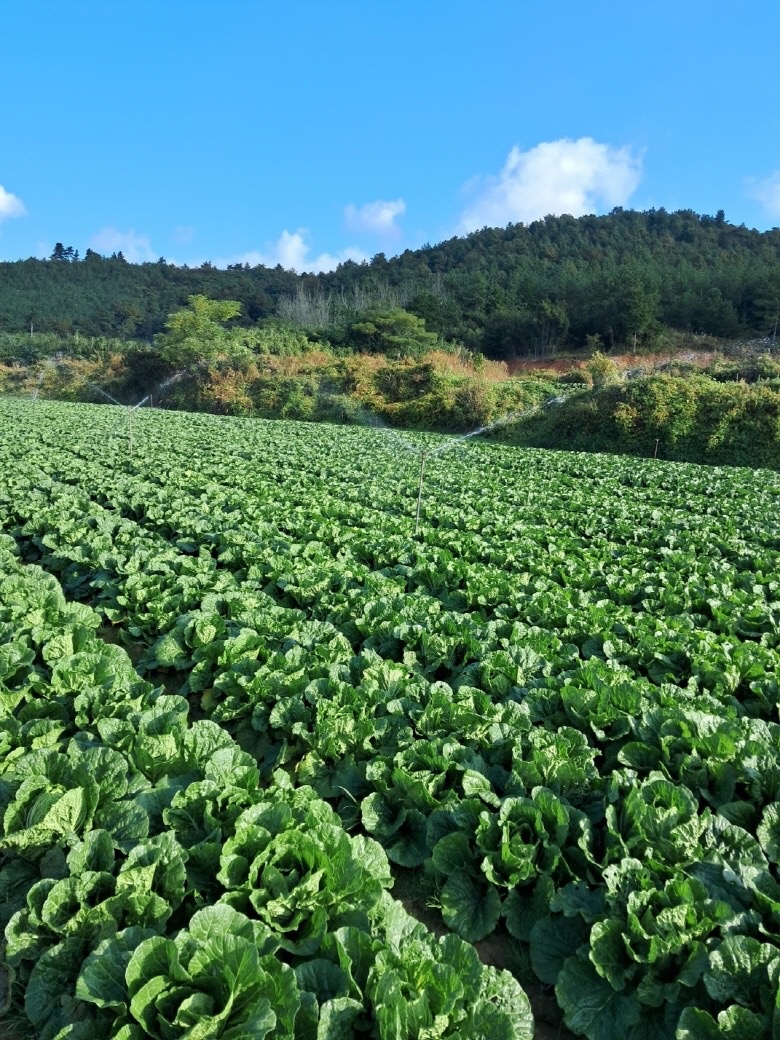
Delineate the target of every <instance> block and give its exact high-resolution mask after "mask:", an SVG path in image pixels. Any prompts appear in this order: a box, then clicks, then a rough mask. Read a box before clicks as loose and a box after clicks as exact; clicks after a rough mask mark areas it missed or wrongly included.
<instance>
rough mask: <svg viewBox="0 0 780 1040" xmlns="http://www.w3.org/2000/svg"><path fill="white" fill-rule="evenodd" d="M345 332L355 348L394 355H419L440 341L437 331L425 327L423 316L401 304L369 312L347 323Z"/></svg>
mask: <svg viewBox="0 0 780 1040" xmlns="http://www.w3.org/2000/svg"><path fill="white" fill-rule="evenodd" d="M346 336H347V342H348V343H349V344H350V345H351V346H352V347H353V348H354V349H355V350H358V351H367V352H369V353H377V354H385V355H386V356H388V357H391V358H402V357H419V356H420V355H421V354H424V353H425V352H426V351H428V350H433V349H434V348H435V347H436V346H437V345H438V342H439V337H438V336H437V335H436V333H435V332H428V331H427V330H426V328H425V322H424V321H423V319H422V318H419V317H417V315H416V314H410V313H409V311H405V310H403V309H402V308H400V307H397V308H394V309H392V310H388V311H374V312H369V313H368V314H366V315H365V316H364V317H363V318H362V320H360V321H356V322H353V323H352V324H351V325H350V326H349V327H348V329H347V334H346Z"/></svg>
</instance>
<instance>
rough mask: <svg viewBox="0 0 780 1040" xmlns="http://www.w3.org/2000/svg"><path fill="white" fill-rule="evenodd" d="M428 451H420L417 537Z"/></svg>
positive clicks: (416, 517) (415, 525)
mask: <svg viewBox="0 0 780 1040" xmlns="http://www.w3.org/2000/svg"><path fill="white" fill-rule="evenodd" d="M426 456H427V452H424V451H422V452H420V486H419V488H418V489H417V515H416V516H415V518H414V535H415V538H416V537H417V535H418V533H419V531H420V504H421V502H422V492H423V477H424V476H425V459H426Z"/></svg>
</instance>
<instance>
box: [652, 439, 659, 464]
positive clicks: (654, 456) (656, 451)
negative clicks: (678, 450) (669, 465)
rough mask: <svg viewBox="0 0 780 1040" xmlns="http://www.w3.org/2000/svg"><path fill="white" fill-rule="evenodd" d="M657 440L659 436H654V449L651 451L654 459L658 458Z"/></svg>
mask: <svg viewBox="0 0 780 1040" xmlns="http://www.w3.org/2000/svg"><path fill="white" fill-rule="evenodd" d="M659 440H660V438H659V437H656V439H655V451H654V452H653V458H654V459H655V460H656V461H657V460H658V441H659Z"/></svg>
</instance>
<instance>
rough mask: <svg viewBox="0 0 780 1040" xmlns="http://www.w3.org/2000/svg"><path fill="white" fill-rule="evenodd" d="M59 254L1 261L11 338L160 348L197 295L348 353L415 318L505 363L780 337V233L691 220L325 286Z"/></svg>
mask: <svg viewBox="0 0 780 1040" xmlns="http://www.w3.org/2000/svg"><path fill="white" fill-rule="evenodd" d="M78 256H79V254H78V251H77V250H75V249H73V247H70V246H68V247H63V246H62V244H61V243H57V245H56V246H55V247H54V250H53V252H52V255H51V258H50V259H48V260H37V259H28V260H20V261H17V262H13V263H2V264H0V333H19V332H29V331H30V330H31V329H32V330H33V331H36V332H54V333H57V334H60V335H72V334H75V333H78V334H79V335H81V336H85V337H95V336H116V337H120V338H123V339H141V340H148V339H150V338H151V337H152V336H153V335H155V334H156V333H159V332H161V331H162V330H163V327H164V322H165V318H166V315H167V314H169V313H170V312H171V311H172V310H175V309H176V308H177V307H179V306H183V305H184V304H185V303H186V300H187V298H188V297H189V296H190V295H192V294H196V293H200V294H203V295H206V296H209V297H210V298H212V299H231V300H237V301H239V302H240V303H241V306H242V319H241V321H242V323H243V324H245V325H252V324H253V323H255V322H257V321H259V320H263V319H267V318H273V317H281V318H284V319H286V320H289V321H291V322H293V323H294V324H298V325H301V326H303V327H306V328H308V329H312V330H315V331H316V332H317V333H318V334H319V335H321V336H324V337H326V338H327V339H328V340H329V341H330V342H332V343H334V344H336V345H343V346H347V347H348V346H349V345H350V344H349V341H348V336H347V337H346V338H345V328H346V327H347V326H348V324H349V321H350V319H354V317H355V315H359V314H362V313H364V312H367V311H369V312H370V311H376V310H387V309H392V308H398V307H401V308H404V309H405V310H407V311H409V312H411V313H412V314H414V315H417V316H418V317H420V318H422V319H423V320H424V321H425V325H426V328H427V329H428V331H430V332H433V333H436V334H438V335H440V336H441V337H443V338H444V340H446V341H451V342H459V343H462V344H463V345H465V346H466V347H468V348H469V349H473V350H479V351H481V352H482V353H483V354H485V356H487V357H491V358H510V359H511V358H513V357H517V356H525V355H536V356H550V355H552V354H554V353H556V352H557V351H561V350H564V349H568V350H572V349H573V350H580V349H585V348H588V347H590V348H591V350H592V349H594V348H595V347H597V346H603V347H604V348H605V349H608V350H612V349H614V348H616V347H618V346H621V345H627V346H632V347H641V346H643V345H648V344H651V343H652V342H654V341H655V340H656V339H657V338H658V336H659V334H660V333H661V332H662V331H663V329H664V328H667V329H674V330H677V331H680V332H685V333H688V332H692V333H703V334H707V335H711V336H716V337H719V338H721V339H740V338H755V337H771V336H773V335H776V332H777V324H778V316H779V315H780V230H778V229H773V230H771V231H768V232H758V231H755V230H750V229H748V228H746V227H744V226H739V227H737V226H734V225H732V224H730V223H729V222H728V221H727V220H726V219H725V216H724V214H723V213H722V212H719V213H718V214H717V215H716V216H714V217H711V216H706V215H698V214H696V213H694V212H693V211H690V210H681V211H678V212H675V213H668V212H666V211H665V210H663V209H661V210H650V211H648V212H636V211H631V210H621V209H617V210H613V211H612V212H611V213H610V214H608V215H606V216H600V217H597V216H584V217H580V218H577V219H575V218H573V217H569V216H561V217H547V218H545V219H544V220H539V221H535V222H533V223H532V224H529V225H523V224H515V225H509V226H508V227H506V228H503V229H500V228H484V229H483V230H481V231H478V232H475V233H473V234H470V235H468V236H465V237H457V238H452V239H449V240H447V241H445V242H442V243H440V244H438V245H435V246H426V247H424V248H422V249H418V250H406V251H405V252H404V253H402V254H401V255H400V256H397V257H394V258H391V259H388V258H387V257H385V256H384V254H381V253H380V254H377V255H376V256H375V257H374V258H373V260H372V261H371V262H370V263H363V264H357V263H354V262H352V261H349V262H346V263H344V264H341V265H340V266H339V267H338V268H337V269H336V270H335V271H333V272H331V273H329V274H323V275H319V276H314V275H301V276H299V275H296V274H295V273H293V272H290V271H285V270H283V269H282V268H281V267H279V266H277V267H276V268H273V269H269V268H266V267H263V266H256V267H252V268H250V267H248V266H243V267H242V266H240V265H236V266H235V267H231V268H229V269H227V270H218V269H217V268H215V267H213V266H212V265H211V264H209V263H206V264H204V265H203V266H201V267H199V268H188V267H176V266H175V265H173V264H170V263H167V262H166V261H165V259H164V258H162V257H161V258H160V259H159V260H158V261H157V262H155V263H144V264H130V263H128V262H126V260H125V259H124V258H123V257H122V254H121V253H120V254H115V255H113V256H111V257H101V256H99V255H98V254H97V253H94V252H93V251H91V250H88V251H87V253H86V255H85V257H84V258H83V259H79V258H78Z"/></svg>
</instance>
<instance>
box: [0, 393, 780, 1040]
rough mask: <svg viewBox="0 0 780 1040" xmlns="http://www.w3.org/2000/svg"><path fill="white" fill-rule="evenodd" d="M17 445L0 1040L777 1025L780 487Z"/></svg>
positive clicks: (543, 469) (122, 444) (473, 448)
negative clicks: (534, 1003) (488, 953)
mask: <svg viewBox="0 0 780 1040" xmlns="http://www.w3.org/2000/svg"><path fill="white" fill-rule="evenodd" d="M0 434H1V436H0V636H1V637H2V638H1V639H0V644H2V645H0V821H1V822H0V919H1V921H2V927H3V928H4V929H5V940H4V946H3V952H2V961H1V962H0V1000H3V999H5V1004H6V1008H5V1014H6V1018H5V1019H0V1033H2V1029H3V1023H4V1022H5V1023H6V1024H7V1030H8V1033H7V1035H9V1036H10V1035H13V1036H15V1037H16V1036H18V1037H28V1036H29V1037H38V1038H41V1040H54V1038H57V1040H66V1038H67V1040H94V1038H96V1037H101V1038H105V1040H109V1038H111V1040H145V1038H147V1037H152V1038H154V1040H173V1038H178V1037H182V1038H184V1037H187V1038H192V1040H211V1038H220V1037H221V1038H224V1040H250V1038H255V1037H258V1038H263V1037H267V1038H269V1040H270V1038H273V1040H351V1038H353V1037H354V1038H356V1040H361V1038H365V1040H371V1038H375V1040H454V1038H458V1040H461V1038H462V1040H530V1038H531V1037H532V1036H533V1035H534V1025H533V1022H532V1015H531V1010H530V1006H529V1002H528V999H527V997H526V995H525V992H524V990H523V988H522V983H523V982H525V983H526V984H527V985H528V988H529V989H533V991H534V993H539V992H542V993H543V992H544V991H545V987H546V988H547V989H548V990H549V993H550V994H554V997H555V1000H556V1001H557V1005H558V1007H559V1009H560V1021H561V1022H562V1023H564V1025H565V1027H566V1028H567V1029H568V1030H569V1031H570V1033H571V1034H574V1035H575V1036H584V1037H587V1038H589V1040H646V1038H647V1040H649V1038H651V1037H653V1038H659V1040H665V1038H669V1040H673V1038H678V1040H699V1038H702V1040H709V1038H715V1037H728V1038H732V1040H742V1038H745V1037H747V1038H749V1040H758V1038H759V1037H764V1036H767V1037H770V1036H777V1037H780V719H779V718H778V703H779V702H780V685H779V684H780V669H779V666H780V474H777V473H773V472H768V471H750V470H741V469H726V468H714V467H709V468H706V467H697V466H691V465H682V464H668V463H662V462H655V461H653V460H652V459H648V460H642V459H627V458H621V457H615V456H609V457H607V456H599V455H584V454H575V453H565V452H543V451H535V450H520V449H517V448H509V447H502V446H500V445H497V444H491V443H485V442H478V441H476V440H472V441H466V442H464V443H463V445H462V446H460V447H459V448H458V450H453V451H450V452H448V453H442V454H439V455H435V454H432V453H431V454H429V455H428V459H427V467H426V472H425V482H424V487H423V496H422V499H421V513H420V529H419V533H418V534H417V535H415V509H416V503H417V496H418V486H419V476H420V472H419V461H420V459H419V456H418V455H417V454H415V450H426V451H429V452H432V449H434V447H435V446H436V445H438V444H440V443H442V442H441V438H437V437H435V436H433V435H423V434H418V435H414V434H409V435H405V439H404V438H399V437H398V436H397V435H395V434H392V433H390V432H388V431H383V430H380V429H366V428H356V427H337V426H324V425H314V424H297V423H285V422H262V421H259V420H255V421H247V420H238V419H228V418H223V417H217V416H207V415H192V414H185V413H175V412H161V411H154V410H139V411H136V412H132V413H131V412H129V411H125V410H123V409H120V408H116V407H110V406H95V405H70V404H54V403H52V402H43V401H39V402H37V403H36V402H31V401H22V400H14V399H5V400H2V401H0ZM412 449H414V450H412ZM394 891H396V892H399V893H401V894H402V895H404V902H405V904H406V907H407V909H405V908H404V903H402V902H401V901H399V900H398V899H396V898H395V897H394V895H393V892H394ZM415 892H417V894H418V898H416V899H415V898H414V894H415ZM410 893H411V896H412V897H411V898H410ZM426 902H427V903H428V904H429V907H428V909H427V911H426V913H425V914H423V915H422V916H424V917H425V918H426V922H427V923H428V924H430V923H431V919H432V918H434V917H435V918H436V922H437V923H438V925H440V927H436V929H435V930H436V935H434V933H433V932H432V931H430V930H428V928H427V927H426V926H425V925H424V924H421V923H418V922H417V921H416V920H415V919H414V918H413V917H412V916H410V914H409V913H408V909H411V910H417V909H419V906H420V905H423V906H424V904H425V903H426ZM434 911H435V913H434ZM483 940H487V941H494V942H495V943H500V944H503V948H505V949H507V950H511V951H512V955H513V958H514V963H515V965H526V966H527V967H526V971H525V973H524V972H523V971H521V970H520V969H519V968H517V969H516V972H515V975H513V974H511V973H510V972H509V971H507V970H499V969H497V968H495V967H491V966H488V965H484V964H483V963H482V962H481V961H480V956H479V955H480V954H483V959H485V958H484V947H485V943H484V942H483ZM531 975H533V976H534V980H531ZM518 978H519V979H520V981H519V982H518ZM28 1022H29V1025H28V1024H27V1023H28ZM12 1030H13V1033H12V1032H11V1031H12ZM3 1035H5V1034H3ZM537 1035H538V1034H537Z"/></svg>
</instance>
